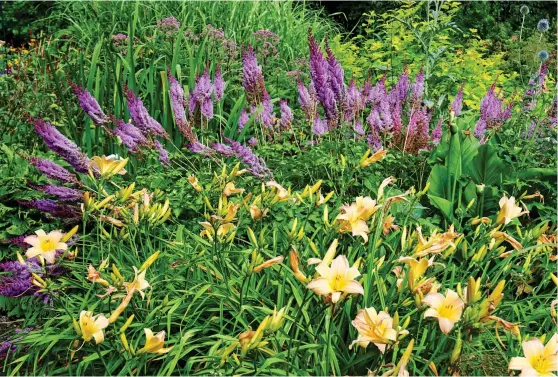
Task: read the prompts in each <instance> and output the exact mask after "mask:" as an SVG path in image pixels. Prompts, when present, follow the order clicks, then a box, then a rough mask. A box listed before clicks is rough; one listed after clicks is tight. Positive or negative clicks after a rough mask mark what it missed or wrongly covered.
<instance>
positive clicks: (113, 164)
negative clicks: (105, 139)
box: [90, 155, 128, 178]
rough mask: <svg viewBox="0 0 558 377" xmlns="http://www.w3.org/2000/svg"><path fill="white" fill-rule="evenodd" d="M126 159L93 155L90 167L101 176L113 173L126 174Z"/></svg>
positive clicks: (105, 176)
mask: <svg viewBox="0 0 558 377" xmlns="http://www.w3.org/2000/svg"><path fill="white" fill-rule="evenodd" d="M127 162H128V159H127V158H126V159H120V158H118V157H117V156H114V155H110V156H108V157H107V156H102V157H99V156H94V157H93V158H91V165H90V166H91V169H93V170H94V171H96V172H97V173H99V174H100V175H101V176H102V177H104V178H108V177H110V176H112V175H114V174H120V175H124V174H126V169H124V166H126V163H127Z"/></svg>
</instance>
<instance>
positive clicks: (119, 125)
mask: <svg viewBox="0 0 558 377" xmlns="http://www.w3.org/2000/svg"><path fill="white" fill-rule="evenodd" d="M112 122H113V123H114V125H115V126H116V128H115V129H113V130H110V132H111V133H112V134H114V135H116V136H117V137H119V138H120V140H121V141H122V144H124V145H125V146H126V148H127V149H128V151H129V152H131V153H137V152H139V148H140V147H142V146H146V145H148V144H149V140H148V139H147V138H146V137H145V136H144V135H143V134H142V133H141V131H140V130H139V129H138V128H137V127H136V126H134V125H133V124H132V123H126V122H124V121H123V120H120V119H116V118H114V117H113V118H112Z"/></svg>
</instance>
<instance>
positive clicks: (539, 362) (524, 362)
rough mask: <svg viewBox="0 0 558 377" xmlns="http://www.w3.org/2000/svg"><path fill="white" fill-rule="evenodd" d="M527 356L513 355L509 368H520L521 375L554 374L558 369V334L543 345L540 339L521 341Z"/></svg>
mask: <svg viewBox="0 0 558 377" xmlns="http://www.w3.org/2000/svg"><path fill="white" fill-rule="evenodd" d="M521 346H522V348H523V354H524V355H525V357H512V359H511V360H510V365H509V366H508V368H509V369H513V370H520V371H521V374H520V376H554V374H553V373H552V372H556V371H558V334H554V335H553V336H552V338H550V340H549V341H548V343H546V346H544V345H543V343H542V342H541V340H540V339H537V338H535V339H531V340H528V341H526V342H523V343H521Z"/></svg>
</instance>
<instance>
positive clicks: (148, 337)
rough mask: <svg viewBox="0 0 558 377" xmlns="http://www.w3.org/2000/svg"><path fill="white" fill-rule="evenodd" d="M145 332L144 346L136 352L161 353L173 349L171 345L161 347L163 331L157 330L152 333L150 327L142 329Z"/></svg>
mask: <svg viewBox="0 0 558 377" xmlns="http://www.w3.org/2000/svg"><path fill="white" fill-rule="evenodd" d="M143 331H144V332H145V346H143V348H141V349H140V350H138V354H140V353H158V354H163V353H167V352H169V351H170V350H172V349H173V347H174V346H173V347H168V348H163V346H164V345H165V332H164V331H161V332H158V333H157V334H156V335H153V331H151V330H150V329H143Z"/></svg>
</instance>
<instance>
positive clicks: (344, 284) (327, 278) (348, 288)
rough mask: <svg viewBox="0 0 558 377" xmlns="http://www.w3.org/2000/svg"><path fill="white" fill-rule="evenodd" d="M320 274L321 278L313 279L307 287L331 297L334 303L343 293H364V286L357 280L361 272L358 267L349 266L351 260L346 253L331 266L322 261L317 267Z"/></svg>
mask: <svg viewBox="0 0 558 377" xmlns="http://www.w3.org/2000/svg"><path fill="white" fill-rule="evenodd" d="M316 271H317V272H318V274H319V275H320V277H319V278H317V279H314V280H312V281H311V282H310V283H309V284H308V285H307V286H306V288H308V289H311V290H312V291H314V293H316V294H318V295H321V296H325V297H327V298H329V297H330V296H331V302H333V303H334V304H335V303H337V301H339V299H340V298H341V294H342V293H360V294H361V295H363V294H364V288H362V285H360V283H359V282H358V281H356V280H354V279H355V278H356V277H358V276H360V272H358V269H357V268H356V267H349V261H348V260H347V257H345V256H344V255H339V256H338V257H337V258H335V259H334V260H333V262H332V263H331V267H329V266H328V265H327V264H325V263H320V264H319V265H318V266H317V267H316Z"/></svg>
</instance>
